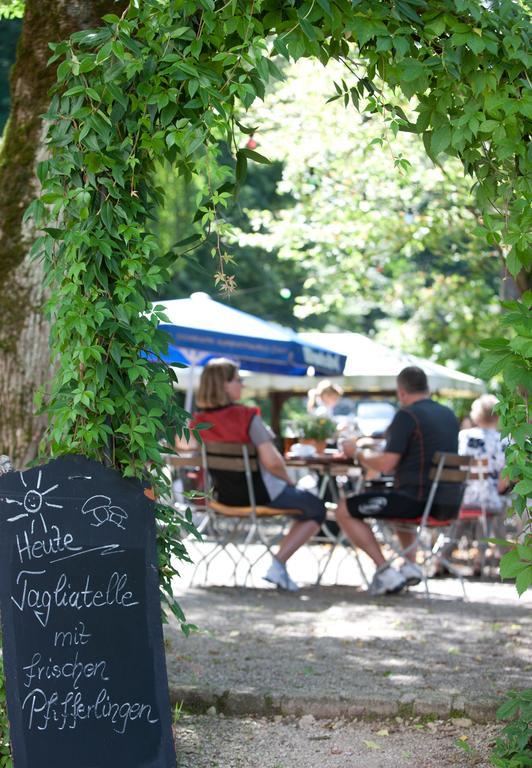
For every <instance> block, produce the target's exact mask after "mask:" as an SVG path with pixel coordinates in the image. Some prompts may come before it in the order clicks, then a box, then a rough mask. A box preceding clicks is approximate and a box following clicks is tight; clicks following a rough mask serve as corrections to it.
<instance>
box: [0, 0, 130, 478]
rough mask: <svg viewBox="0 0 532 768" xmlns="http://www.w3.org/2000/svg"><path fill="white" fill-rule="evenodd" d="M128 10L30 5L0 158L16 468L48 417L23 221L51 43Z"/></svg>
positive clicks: (41, 129)
mask: <svg viewBox="0 0 532 768" xmlns="http://www.w3.org/2000/svg"><path fill="white" fill-rule="evenodd" d="M126 5H127V3H125V2H123V1H122V2H118V3H117V2H114V0H26V10H25V15H24V23H23V27H22V33H21V37H20V40H19V44H18V48H17V59H16V62H15V65H14V67H13V71H12V75H11V113H10V118H9V122H8V124H7V127H6V131H5V134H4V142H3V146H2V150H1V153H0V243H1V247H0V308H1V314H0V454H1V453H6V454H8V455H9V456H10V457H11V459H12V461H13V463H14V465H15V466H18V467H20V466H23V465H24V464H26V463H27V462H28V461H30V460H31V459H33V458H34V457H35V455H36V451H37V446H38V442H39V439H40V437H41V435H42V433H43V430H44V427H45V418H44V417H42V416H37V415H36V414H35V407H34V397H35V393H36V391H37V390H38V389H39V388H40V387H42V386H45V385H46V382H47V381H48V380H49V378H50V373H51V364H50V355H49V346H48V338H49V331H50V327H49V324H48V321H47V320H46V319H45V317H44V315H43V305H44V303H45V301H46V298H47V289H46V287H45V284H44V282H45V281H44V277H45V275H44V269H43V264H42V263H41V262H37V261H30V260H29V258H28V251H29V248H30V246H31V244H32V242H33V240H34V238H35V234H36V233H35V230H34V228H33V227H32V225H31V224H28V223H27V224H23V223H22V216H23V214H24V210H25V209H26V207H27V206H28V204H29V203H30V202H31V200H32V199H33V198H34V197H35V196H36V194H38V191H39V189H38V182H37V178H36V176H35V169H36V166H37V164H38V163H39V162H40V161H41V160H42V159H43V158H44V157H45V152H46V150H45V145H44V137H45V132H46V128H45V126H44V124H43V120H42V118H41V115H42V114H43V113H44V112H45V111H46V109H47V107H48V102H49V97H48V92H49V90H50V87H51V86H52V84H53V83H54V81H55V72H56V65H54V66H47V63H46V62H47V60H48V58H49V56H50V55H51V51H50V49H49V47H48V43H49V42H58V41H60V40H64V39H66V38H67V37H68V36H69V35H70V34H72V33H73V32H75V31H77V30H79V29H85V28H91V27H97V26H99V25H100V19H101V17H102V16H103V15H104V14H105V13H111V12H113V13H117V12H118V13H120V12H122V10H123V9H124V7H126Z"/></svg>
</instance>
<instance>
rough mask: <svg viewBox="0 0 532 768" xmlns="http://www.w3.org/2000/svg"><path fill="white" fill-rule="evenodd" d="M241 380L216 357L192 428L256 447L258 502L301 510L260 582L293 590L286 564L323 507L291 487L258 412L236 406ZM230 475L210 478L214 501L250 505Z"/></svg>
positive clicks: (210, 437) (315, 526) (209, 437)
mask: <svg viewBox="0 0 532 768" xmlns="http://www.w3.org/2000/svg"><path fill="white" fill-rule="evenodd" d="M241 394H242V379H241V378H240V376H239V371H238V365H237V364H236V363H234V362H233V361H232V360H227V359H226V358H223V357H220V358H216V359H214V360H210V361H209V362H208V363H207V365H206V366H205V368H204V369H203V373H202V375H201V381H200V385H199V389H198V393H197V396H196V404H197V406H198V408H199V410H198V411H197V412H196V413H195V414H194V418H193V421H192V424H191V426H194V425H195V424H199V423H202V422H203V423H205V422H208V423H209V424H211V425H212V426H211V427H210V428H209V429H206V430H204V431H202V439H203V441H204V442H205V443H208V442H225V443H247V444H250V445H254V446H256V448H257V455H258V460H259V469H260V472H259V473H257V474H256V476H255V477H254V479H253V483H254V489H255V496H256V502H257V504H260V505H262V506H270V507H275V508H276V509H300V510H301V515H299V516H298V517H296V518H295V522H294V524H293V525H292V527H291V528H290V530H289V531H288V533H287V534H286V536H285V537H284V539H283V540H282V541H281V544H280V546H279V551H278V552H277V554H276V555H275V557H274V558H273V559H272V564H271V565H270V567H269V569H268V571H267V573H266V575H265V576H264V578H265V579H266V581H270V582H271V583H272V584H276V585H277V586H278V587H280V588H281V589H287V590H289V591H291V592H295V591H297V589H298V586H297V584H296V583H295V582H294V581H293V580H292V579H291V578H290V576H289V575H288V572H287V570H286V562H287V560H288V558H289V557H291V555H293V554H294V552H295V551H296V550H297V549H299V547H301V546H302V545H303V544H305V542H306V541H308V540H309V539H310V538H311V537H312V536H314V534H315V533H317V532H318V530H319V527H320V525H321V523H322V522H323V520H324V519H325V505H324V503H323V502H322V501H321V499H319V498H318V497H317V496H314V495H313V494H311V493H308V492H307V491H300V490H298V489H297V488H295V487H294V485H293V483H292V481H291V479H290V478H289V476H288V473H287V471H286V466H285V463H284V460H283V457H282V456H281V454H280V453H279V451H278V450H277V448H276V447H275V445H274V443H273V438H274V435H273V433H272V431H271V430H270V429H269V427H267V426H266V424H265V423H264V422H263V421H262V419H261V417H260V411H259V409H258V408H250V407H248V406H246V405H241V404H239V403H238V402H237V401H238V400H239V399H240V396H241ZM232 474H233V473H231V472H228V473H216V475H215V476H214V477H213V478H212V479H213V483H214V487H215V492H216V495H217V498H218V501H220V502H222V503H225V504H231V505H233V506H240V505H247V504H249V498H248V495H247V489H246V487H245V486H244V485H242V484H240V483H238V484H236V483H235V481H234V477H233V478H231V475H232Z"/></svg>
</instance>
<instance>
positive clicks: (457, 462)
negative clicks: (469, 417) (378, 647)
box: [376, 451, 472, 598]
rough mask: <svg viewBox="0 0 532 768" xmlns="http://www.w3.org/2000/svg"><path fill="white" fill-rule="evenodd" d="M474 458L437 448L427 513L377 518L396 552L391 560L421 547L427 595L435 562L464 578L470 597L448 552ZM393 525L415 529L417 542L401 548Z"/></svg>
mask: <svg viewBox="0 0 532 768" xmlns="http://www.w3.org/2000/svg"><path fill="white" fill-rule="evenodd" d="M471 461H472V458H471V457H470V456H459V455H458V454H455V453H443V452H440V451H437V452H436V453H435V454H434V456H433V459H432V466H431V470H430V474H429V478H430V480H431V486H430V490H429V495H428V497H427V501H426V503H425V507H424V509H423V514H422V515H421V516H420V517H417V518H413V519H411V520H404V519H395V520H379V521H376V522H377V524H378V528H379V531H380V532H381V533H382V535H383V538H384V540H385V542H386V543H387V544H388V545H389V546H390V547H391V548H392V550H393V552H394V555H393V557H392V558H391V560H390V562H393V561H394V560H396V559H397V558H399V557H405V556H406V555H408V554H409V552H410V551H412V550H413V549H415V550H417V559H418V564H419V565H421V568H422V572H423V583H424V586H425V592H426V595H427V597H430V591H429V585H428V570H429V568H430V567H431V566H432V565H434V564H435V563H438V564H440V565H443V566H445V567H446V568H447V569H448V571H449V572H450V573H452V574H453V575H454V576H456V577H457V578H458V579H459V580H460V585H461V587H462V591H463V594H464V598H465V597H467V595H466V591H465V585H464V579H463V575H462V573H461V572H460V571H459V570H458V569H457V568H456V567H455V566H454V564H453V563H451V562H450V561H449V560H448V559H447V557H446V556H445V554H444V552H445V551H446V550H447V549H448V547H449V545H450V544H451V543H452V542H455V541H456V537H455V528H456V523H457V521H458V516H459V513H460V508H461V504H462V498H463V495H464V491H465V485H466V482H467V479H468V477H469V467H470V464H471ZM389 525H392V526H393V528H394V529H395V530H396V531H397V530H398V531H401V530H402V531H410V532H412V531H414V532H415V539H414V541H413V543H412V544H411V545H410V546H408V547H406V548H405V549H402V548H400V547H399V546H398V545H397V542H396V539H395V537H394V536H392V535H391V531H390V529H389Z"/></svg>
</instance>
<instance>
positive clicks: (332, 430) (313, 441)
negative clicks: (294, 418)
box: [298, 415, 336, 453]
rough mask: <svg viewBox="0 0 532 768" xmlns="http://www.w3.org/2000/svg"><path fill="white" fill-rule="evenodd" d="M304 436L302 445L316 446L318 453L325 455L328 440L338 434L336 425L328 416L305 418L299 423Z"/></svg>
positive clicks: (301, 439)
mask: <svg viewBox="0 0 532 768" xmlns="http://www.w3.org/2000/svg"><path fill="white" fill-rule="evenodd" d="M298 427H299V430H300V432H301V434H302V437H301V438H300V442H301V443H308V444H310V445H314V446H315V448H316V451H317V452H318V453H323V451H324V450H325V445H326V441H327V439H329V438H331V437H334V436H335V434H336V424H335V422H334V421H332V420H331V419H328V418H327V417H326V416H310V415H309V416H305V417H303V418H302V419H300V420H299V421H298Z"/></svg>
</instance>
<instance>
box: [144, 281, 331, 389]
mask: <svg viewBox="0 0 532 768" xmlns="http://www.w3.org/2000/svg"><path fill="white" fill-rule="evenodd" d="M157 305H162V306H163V307H164V308H165V310H166V315H167V317H168V319H169V322H168V323H161V324H160V325H159V328H160V329H161V330H163V331H166V332H167V333H168V335H169V336H170V344H169V349H168V354H167V355H166V356H165V358H164V359H165V360H166V361H167V362H172V361H177V362H184V363H188V364H190V365H199V366H203V365H205V363H206V362H207V361H208V360H209V359H210V358H212V357H230V358H233V359H235V360H237V361H238V362H239V363H240V365H241V366H242V368H245V369H247V370H249V371H261V372H264V373H278V374H285V375H288V376H305V375H306V374H307V372H308V369H309V367H312V368H314V371H315V372H316V374H318V375H320V376H329V375H338V374H341V373H342V371H343V369H344V365H345V360H346V358H345V355H343V354H342V353H339V352H336V351H332V350H330V349H327V348H325V347H323V345H322V344H315V343H313V342H310V341H305V340H303V339H302V338H301V336H299V335H298V334H297V333H295V331H292V330H290V329H289V328H285V327H283V326H281V325H277V324H276V323H269V322H267V321H266V320H261V319H260V318H259V317H255V316H254V315H250V314H248V313H247V312H241V311H240V310H238V309H233V308H232V307H228V306H227V305H225V304H220V302H218V301H213V300H212V299H211V298H210V297H209V296H208V295H207V294H205V293H194V294H192V296H191V297H190V298H189V299H174V300H172V301H159V302H157Z"/></svg>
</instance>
